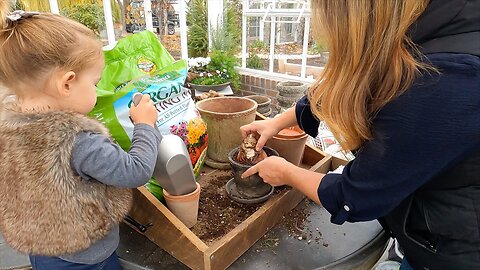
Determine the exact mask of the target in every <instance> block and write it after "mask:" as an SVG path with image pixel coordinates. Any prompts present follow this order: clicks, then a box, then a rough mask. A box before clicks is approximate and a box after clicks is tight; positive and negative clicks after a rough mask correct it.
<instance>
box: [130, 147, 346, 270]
mask: <svg viewBox="0 0 480 270" xmlns="http://www.w3.org/2000/svg"><path fill="white" fill-rule="evenodd" d="M302 163H303V165H304V166H307V167H308V168H310V170H312V171H317V172H322V173H325V172H327V171H329V170H330V169H331V168H336V167H338V165H341V164H344V163H345V161H343V160H341V159H338V158H334V157H331V156H328V155H326V154H325V153H323V152H322V151H320V150H318V149H316V148H315V147H313V146H310V145H308V144H307V145H306V147H305V150H304V155H303V160H302ZM133 197H134V204H133V207H132V209H131V211H130V214H129V215H130V216H131V217H132V218H133V219H135V220H136V221H137V222H139V223H141V224H152V226H151V227H149V228H148V229H147V230H146V231H145V233H142V234H144V235H145V236H146V237H147V238H148V239H150V240H151V241H152V242H154V243H155V244H156V245H158V246H159V247H161V248H162V249H163V250H165V251H167V252H168V253H170V254H171V255H172V256H174V257H175V258H176V259H177V260H179V261H181V262H182V263H184V264H185V265H186V266H188V267H190V268H191V269H201V270H214V269H226V268H227V267H228V266H230V265H231V264H232V263H233V262H234V261H235V260H237V259H238V258H239V257H240V256H241V255H242V254H243V253H244V252H245V251H247V250H248V249H249V248H250V247H251V246H252V245H253V244H254V243H255V242H256V241H257V240H259V239H260V238H261V237H262V236H263V235H265V233H266V232H267V231H268V230H270V229H271V228H272V227H273V226H275V225H276V224H277V222H278V221H279V220H280V219H281V218H282V216H283V215H284V214H286V213H288V212H290V211H291V210H292V209H293V208H295V206H297V205H298V204H299V203H300V202H301V201H302V200H303V199H304V198H305V197H304V195H303V194H302V193H300V192H299V191H298V190H296V189H289V190H287V191H286V192H284V193H282V194H280V195H278V196H274V197H272V198H270V199H269V200H268V201H266V202H265V203H264V204H263V205H262V206H261V207H260V208H259V209H258V210H257V211H256V212H255V213H253V214H252V215H251V216H250V217H248V218H247V219H246V220H244V221H243V222H242V223H240V224H239V225H238V226H237V227H235V228H234V229H233V230H232V231H230V232H229V233H227V234H226V235H224V236H223V237H222V238H220V239H218V240H216V241H215V242H213V243H211V245H210V246H207V244H205V243H204V242H203V241H202V240H201V239H200V238H198V237H197V235H195V234H194V233H193V232H192V231H191V230H190V229H189V228H187V227H186V226H185V225H184V224H183V223H182V222H181V221H180V220H179V219H178V218H177V217H176V216H175V215H173V214H172V212H170V210H168V208H167V207H166V206H165V205H163V204H162V203H161V202H160V201H158V200H157V198H155V197H154V196H153V195H152V194H151V193H150V192H149V191H148V190H147V189H146V188H145V187H139V188H137V189H136V190H134V194H133ZM132 228H134V229H136V228H135V227H134V226H132ZM137 231H138V230H137ZM139 233H141V232H139Z"/></svg>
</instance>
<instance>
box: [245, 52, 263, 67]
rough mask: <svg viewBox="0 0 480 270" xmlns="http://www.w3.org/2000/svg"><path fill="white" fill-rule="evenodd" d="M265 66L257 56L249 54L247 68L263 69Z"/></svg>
mask: <svg viewBox="0 0 480 270" xmlns="http://www.w3.org/2000/svg"><path fill="white" fill-rule="evenodd" d="M263 67H264V65H263V62H262V59H261V58H260V57H258V55H256V54H251V53H250V54H248V58H247V68H253V69H263Z"/></svg>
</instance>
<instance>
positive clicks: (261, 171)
mask: <svg viewBox="0 0 480 270" xmlns="http://www.w3.org/2000/svg"><path fill="white" fill-rule="evenodd" d="M292 167H296V166H295V165H293V164H292V163H290V162H288V161H286V160H285V159H284V158H281V157H277V156H271V157H267V158H266V159H264V160H262V161H260V162H259V163H257V164H256V165H254V166H252V167H251V168H249V169H248V170H246V171H245V172H244V173H243V174H242V178H246V177H248V176H251V175H253V174H255V173H258V175H259V176H260V177H261V178H262V179H263V181H264V182H265V183H268V184H270V185H272V186H282V185H290V173H289V172H290V171H291V169H292Z"/></svg>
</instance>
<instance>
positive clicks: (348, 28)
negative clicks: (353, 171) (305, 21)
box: [308, 0, 429, 150]
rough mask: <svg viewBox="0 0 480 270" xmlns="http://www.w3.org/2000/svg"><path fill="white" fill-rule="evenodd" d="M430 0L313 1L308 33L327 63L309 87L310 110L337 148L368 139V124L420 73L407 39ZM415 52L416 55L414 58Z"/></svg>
mask: <svg viewBox="0 0 480 270" xmlns="http://www.w3.org/2000/svg"><path fill="white" fill-rule="evenodd" d="M428 3H429V0H387V1H377V0H312V13H313V14H312V18H314V21H313V29H315V30H318V29H320V30H319V31H318V32H317V33H315V34H316V36H317V38H319V39H322V40H325V42H326V43H327V47H328V49H329V60H328V62H327V64H326V66H325V69H324V72H323V74H322V75H321V76H320V78H319V79H318V81H317V82H316V83H315V84H314V85H313V86H312V87H311V88H310V90H309V92H308V97H309V100H310V102H311V105H312V111H313V112H314V114H315V115H316V116H317V117H318V118H319V119H321V120H324V121H325V122H326V123H327V125H328V126H329V128H330V129H331V131H332V132H333V134H334V135H335V137H336V138H337V139H338V140H339V142H340V144H341V145H342V147H343V148H344V149H346V150H353V149H357V148H358V147H360V146H361V145H362V143H364V142H365V141H367V140H369V139H371V137H372V131H371V121H372V119H373V117H374V116H375V114H376V113H377V112H378V111H379V110H380V109H381V108H382V107H383V106H385V105H386V104H387V103H388V102H390V101H391V100H393V99H394V98H396V97H398V96H399V95H400V94H402V93H404V92H405V91H406V90H407V89H408V88H409V87H410V86H411V85H412V84H413V82H414V80H415V78H416V76H417V75H418V74H419V72H420V71H421V70H423V69H424V68H428V67H427V66H426V65H425V64H423V63H421V62H420V61H419V60H418V59H419V57H417V56H419V53H418V51H417V49H416V47H415V45H414V44H413V43H412V41H411V39H410V38H409V37H408V30H409V27H410V26H411V25H412V24H413V23H414V22H415V21H416V19H417V18H418V17H419V16H420V15H421V14H422V13H423V11H424V10H425V8H426V7H427V5H428ZM417 53H418V55H417Z"/></svg>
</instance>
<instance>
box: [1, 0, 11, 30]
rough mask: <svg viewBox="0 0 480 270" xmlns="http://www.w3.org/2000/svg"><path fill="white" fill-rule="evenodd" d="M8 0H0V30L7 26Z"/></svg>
mask: <svg viewBox="0 0 480 270" xmlns="http://www.w3.org/2000/svg"><path fill="white" fill-rule="evenodd" d="M10 4H11V2H10V0H0V31H3V29H4V28H6V27H7V15H8V13H9V12H10Z"/></svg>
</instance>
